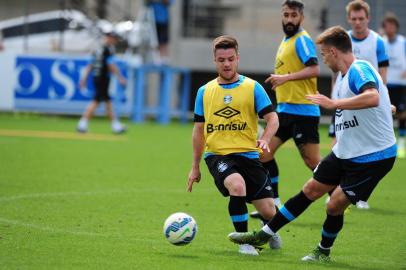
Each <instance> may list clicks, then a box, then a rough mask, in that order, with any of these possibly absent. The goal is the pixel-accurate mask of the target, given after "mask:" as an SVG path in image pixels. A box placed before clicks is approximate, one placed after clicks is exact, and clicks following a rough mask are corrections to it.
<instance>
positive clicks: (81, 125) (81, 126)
mask: <svg viewBox="0 0 406 270" xmlns="http://www.w3.org/2000/svg"><path fill="white" fill-rule="evenodd" d="M87 122H88V121H87V120H85V119H80V121H79V123H78V125H77V126H76V130H77V131H78V132H80V133H86V132H87Z"/></svg>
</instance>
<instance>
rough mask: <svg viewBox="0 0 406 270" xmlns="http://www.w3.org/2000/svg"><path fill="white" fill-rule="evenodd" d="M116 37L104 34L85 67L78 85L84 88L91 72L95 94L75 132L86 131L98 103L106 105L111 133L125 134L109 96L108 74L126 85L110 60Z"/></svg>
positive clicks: (111, 34)
mask: <svg viewBox="0 0 406 270" xmlns="http://www.w3.org/2000/svg"><path fill="white" fill-rule="evenodd" d="M117 40H118V36H117V34H116V33H114V32H108V33H105V37H104V44H103V46H102V47H100V48H99V49H98V50H96V51H95V52H94V54H93V59H92V61H91V63H90V64H89V65H88V66H87V67H86V70H85V73H84V75H83V77H82V78H81V80H80V82H79V85H80V88H81V89H83V88H85V87H86V84H87V79H88V77H89V75H90V74H91V72H93V83H94V88H95V94H94V97H93V100H92V102H91V103H90V104H89V105H88V107H87V108H86V110H85V112H84V113H83V116H82V118H80V120H79V123H78V125H77V127H76V130H77V131H78V132H80V133H85V132H87V131H88V123H89V120H90V118H91V117H92V116H93V114H94V112H95V110H96V109H97V107H98V106H99V103H100V102H105V104H106V114H107V116H108V117H109V119H110V121H111V129H112V131H113V133H116V134H119V133H123V132H125V130H126V129H125V126H124V125H123V124H121V123H120V122H119V120H118V119H117V118H116V117H115V115H114V113H113V105H112V102H111V100H110V96H109V93H108V91H109V85H110V73H112V74H114V75H115V76H116V77H117V79H118V81H119V83H120V84H121V85H123V86H124V85H126V83H127V81H126V79H125V78H124V77H123V76H122V74H121V73H120V70H119V69H118V67H117V66H116V65H115V64H113V62H112V58H113V55H114V51H115V45H116V44H117Z"/></svg>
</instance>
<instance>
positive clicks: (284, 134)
mask: <svg viewBox="0 0 406 270" xmlns="http://www.w3.org/2000/svg"><path fill="white" fill-rule="evenodd" d="M303 9H304V5H303V3H302V2H301V1H298V0H286V1H285V2H283V4H282V26H283V31H284V33H285V37H284V38H283V40H282V42H281V44H280V45H279V48H278V51H277V54H276V59H275V70H274V74H271V75H270V76H269V77H268V78H267V79H266V81H265V82H267V83H271V84H272V89H273V90H274V91H275V92H276V100H277V103H278V106H277V109H276V111H277V113H278V116H279V129H278V131H277V133H276V134H275V137H273V138H272V140H271V143H270V144H269V148H270V151H269V152H264V153H263V155H262V157H261V162H263V165H264V167H265V168H266V169H267V170H268V172H269V177H270V181H271V183H272V189H273V192H274V200H275V204H276V205H278V206H280V205H281V201H280V198H279V190H278V182H279V169H278V166H277V163H276V160H275V157H274V156H275V153H276V151H277V150H278V148H279V147H280V146H281V145H282V144H284V143H285V142H286V141H287V140H289V139H291V138H293V140H294V142H295V144H296V147H297V148H298V150H299V152H300V155H301V157H302V159H303V161H304V163H305V164H306V166H307V167H308V168H309V169H311V170H314V169H315V168H316V166H317V164H318V163H319V162H320V149H319V132H318V125H319V118H320V109H319V106H318V105H315V104H313V103H311V102H310V101H309V100H307V99H306V95H311V94H315V93H316V92H317V79H316V78H317V76H318V75H319V73H320V68H319V65H318V60H317V53H316V46H315V45H314V42H313V41H312V39H311V37H310V36H309V34H308V33H307V32H306V31H305V30H304V29H303V28H302V27H301V25H302V23H303V20H304V15H303ZM251 216H252V217H259V213H258V212H252V213H251Z"/></svg>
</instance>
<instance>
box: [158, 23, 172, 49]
mask: <svg viewBox="0 0 406 270" xmlns="http://www.w3.org/2000/svg"><path fill="white" fill-rule="evenodd" d="M156 33H157V35H158V43H159V44H167V43H168V42H169V24H167V23H157V24H156Z"/></svg>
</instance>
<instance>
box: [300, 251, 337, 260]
mask: <svg viewBox="0 0 406 270" xmlns="http://www.w3.org/2000/svg"><path fill="white" fill-rule="evenodd" d="M302 261H304V262H330V256H329V255H328V254H325V253H323V252H322V251H321V250H320V248H319V247H317V248H315V249H314V250H313V251H312V252H311V253H310V254H309V255H306V256H304V257H303V258H302Z"/></svg>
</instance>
